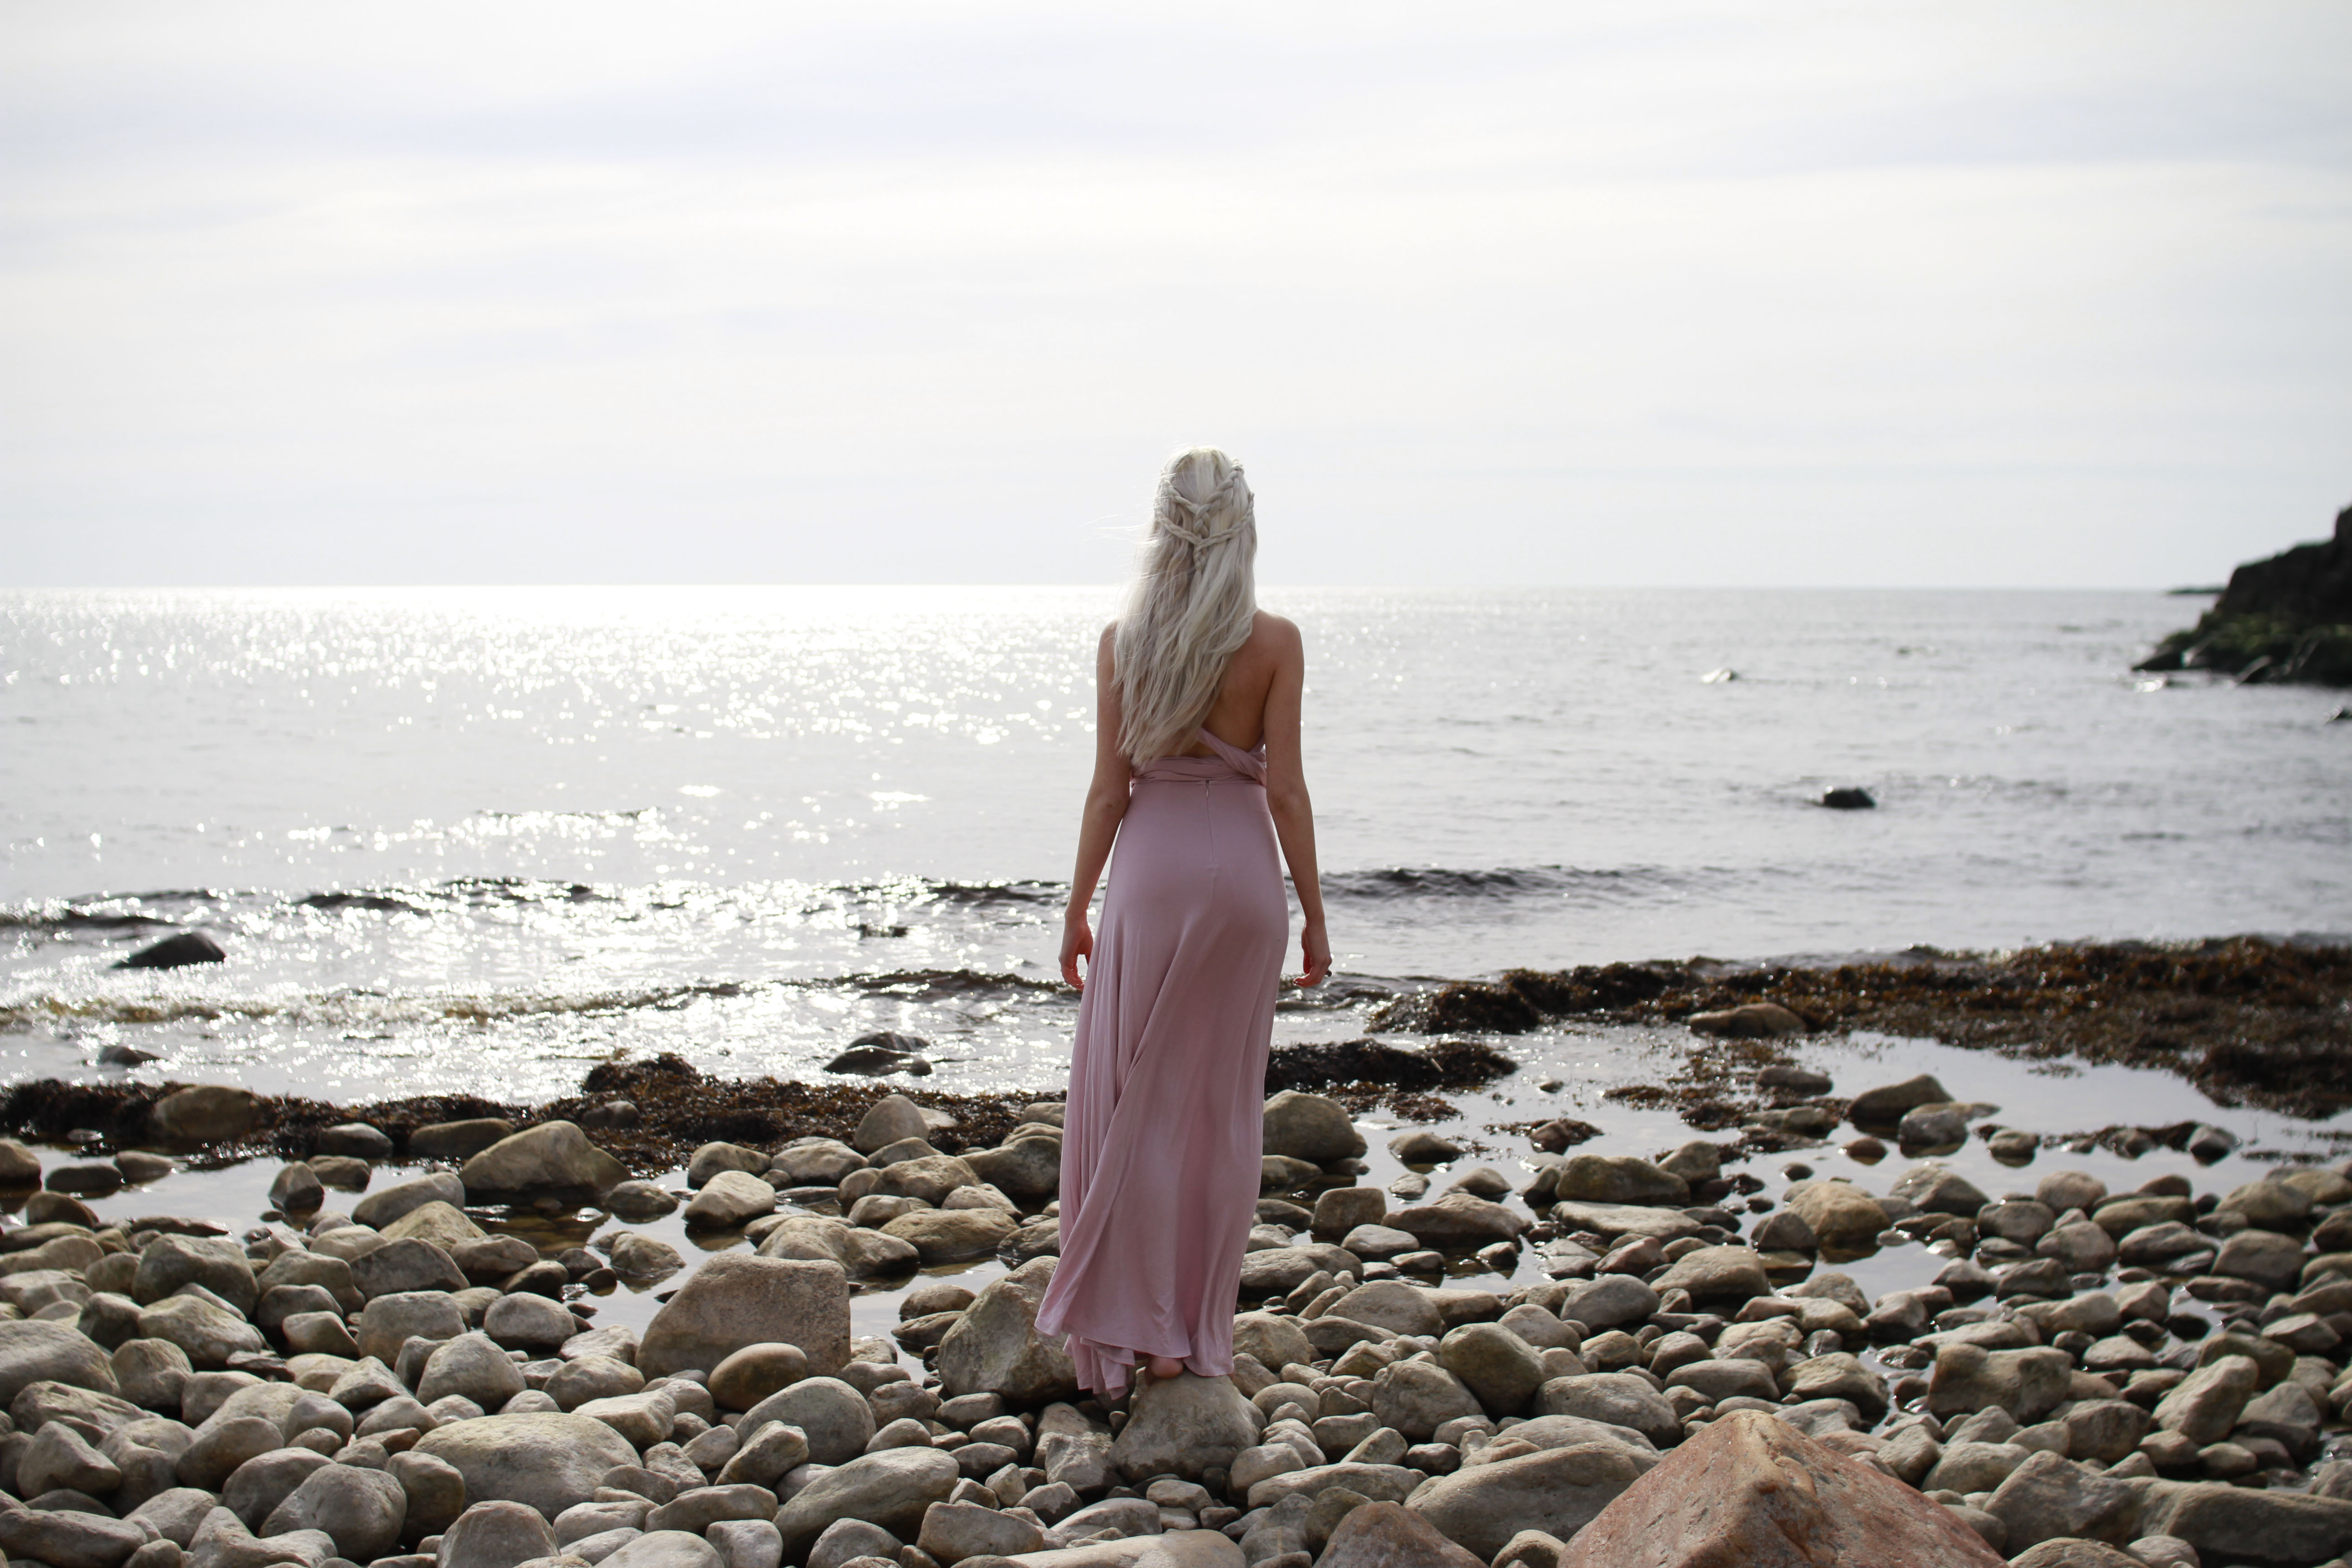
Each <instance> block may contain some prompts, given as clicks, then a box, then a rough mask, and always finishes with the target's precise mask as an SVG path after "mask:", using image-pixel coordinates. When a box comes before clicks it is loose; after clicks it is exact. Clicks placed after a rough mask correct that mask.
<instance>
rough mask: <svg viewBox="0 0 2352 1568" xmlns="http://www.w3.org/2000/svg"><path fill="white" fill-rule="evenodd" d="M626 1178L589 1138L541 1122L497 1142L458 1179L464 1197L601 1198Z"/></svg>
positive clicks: (562, 1124) (572, 1127) (570, 1127)
mask: <svg viewBox="0 0 2352 1568" xmlns="http://www.w3.org/2000/svg"><path fill="white" fill-rule="evenodd" d="M628 1176H629V1173H628V1171H627V1170H626V1169H625V1167H624V1166H623V1165H622V1163H621V1162H619V1161H618V1160H615V1159H614V1158H613V1156H611V1155H610V1154H607V1153H605V1152H604V1151H603V1150H602V1149H599V1148H597V1147H596V1146H595V1145H594V1144H593V1143H591V1142H588V1134H586V1133H585V1132H583V1131H580V1128H579V1126H578V1125H577V1124H576V1123H573V1122H570V1121H543V1122H541V1123H540V1124H539V1125H538V1126H536V1127H531V1128H526V1129H525V1130H524V1131H520V1132H518V1133H516V1134H515V1135H514V1136H513V1137H511V1138H501V1139H499V1141H498V1142H495V1143H493V1144H491V1145H490V1146H489V1147H488V1148H487V1149H485V1150H483V1151H482V1152H480V1153H478V1154H477V1155H475V1156H474V1157H473V1158H472V1159H470V1160H468V1161H467V1162H466V1163H465V1165H464V1166H463V1167H462V1168H461V1169H460V1170H459V1171H458V1173H457V1179H458V1180H459V1181H461V1182H463V1183H464V1184H466V1191H467V1193H468V1194H480V1193H529V1192H538V1191H541V1190H542V1189H547V1188H554V1189H559V1190H568V1189H576V1190H583V1191H586V1192H591V1193H604V1192H610V1191H611V1190H612V1189H613V1188H614V1187H616V1186H619V1185H620V1184H622V1183H623V1182H625V1181H626V1180H628Z"/></svg>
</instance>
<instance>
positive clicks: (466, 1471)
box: [411, 1413, 637, 1519]
mask: <svg viewBox="0 0 2352 1568" xmlns="http://www.w3.org/2000/svg"><path fill="white" fill-rule="evenodd" d="M411 1451H412V1452H415V1453H418V1454H422V1455H424V1456H425V1457H426V1458H435V1459H439V1460H441V1461H442V1462H443V1463H445V1464H446V1465H448V1466H450V1467H451V1468H454V1469H456V1470H457V1473H458V1475H460V1476H461V1477H463V1478H464V1479H465V1482H466V1495H467V1497H468V1498H470V1499H472V1500H475V1501H476V1502H481V1501H503V1502H520V1503H526V1504H529V1505H530V1507H532V1508H535V1509H537V1510H539V1511H540V1512H541V1513H542V1514H544V1515H546V1516H547V1517H548V1518H550V1519H552V1518H554V1517H555V1516H556V1515H557V1514H559V1513H562V1511H563V1510H565V1509H567V1508H570V1507H571V1506H572V1504H574V1503H581V1502H587V1501H589V1500H592V1499H593V1497H594V1495H595V1491H596V1487H597V1484H598V1483H599V1482H600V1481H601V1480H602V1479H604V1473H605V1472H606V1471H608V1470H610V1469H612V1468H614V1466H616V1465H628V1464H635V1462H636V1458H637V1455H636V1451H635V1449H633V1448H631V1447H629V1445H628V1443H627V1441H626V1440H625V1439H624V1438H623V1437H622V1436H620V1434H619V1433H617V1432H614V1430H613V1429H612V1428H611V1427H610V1426H605V1425H604V1423H603V1422H601V1421H597V1420H594V1419H593V1418H591V1417H589V1416H585V1415H561V1414H552V1413H541V1414H533V1415H487V1416H484V1417H482V1418H481V1419H479V1420H474V1421H460V1422H457V1423H455V1424H454V1425H451V1426H443V1427H440V1428H438V1429H437V1430H435V1431H432V1432H428V1433H426V1434H425V1436H423V1437H421V1438H419V1439H418V1440H417V1442H416V1445H415V1448H414V1449H412V1450H411Z"/></svg>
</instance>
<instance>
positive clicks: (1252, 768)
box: [1194, 724, 1265, 784]
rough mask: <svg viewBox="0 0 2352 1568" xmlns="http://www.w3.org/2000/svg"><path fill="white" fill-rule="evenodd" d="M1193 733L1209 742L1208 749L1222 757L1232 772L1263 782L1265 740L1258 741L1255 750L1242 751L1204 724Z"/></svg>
mask: <svg viewBox="0 0 2352 1568" xmlns="http://www.w3.org/2000/svg"><path fill="white" fill-rule="evenodd" d="M1194 733H1196V734H1198V735H1199V736H1200V737H1201V739H1202V740H1203V741H1206V742H1208V743H1209V749H1210V750H1211V751H1213V752H1216V753H1217V755H1218V756H1220V757H1222V758H1223V759H1224V762H1225V765H1226V766H1227V767H1229V768H1231V769H1233V770H1234V772H1235V773H1240V774H1242V775H1244V777H1246V778H1253V779H1255V780H1256V781H1257V782H1258V783H1260V784H1264V783H1265V742H1263V741H1260V742H1258V743H1257V749H1256V750H1255V751H1249V752H1244V751H1243V750H1242V749H1241V748H1240V747H1239V746H1236V745H1234V744H1233V743H1232V742H1228V741H1224V740H1222V739H1220V738H1219V737H1217V736H1216V735H1213V734H1212V733H1211V732H1210V731H1209V727H1208V726H1207V725H1206V724H1203V725H1202V726H1201V727H1200V729H1199V730H1197V731H1194Z"/></svg>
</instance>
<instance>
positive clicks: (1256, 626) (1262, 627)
mask: <svg viewBox="0 0 2352 1568" xmlns="http://www.w3.org/2000/svg"><path fill="white" fill-rule="evenodd" d="M1299 646H1300V644H1299V637H1298V626H1297V623H1295V622H1293V621H1290V620H1287V619H1286V618H1284V617H1283V616H1277V615H1276V614H1275V613H1274V612H1273V611H1271V610H1260V611H1258V612H1257V615H1256V616H1255V619H1253V620H1252V621H1251V623H1250V635H1249V640H1248V641H1247V642H1245V643H1244V644H1242V649H1243V651H1244V652H1245V653H1247V654H1249V655H1250V656H1251V657H1252V658H1262V659H1281V658H1288V657H1289V656H1291V655H1293V654H1296V653H1297V651H1298V648H1299Z"/></svg>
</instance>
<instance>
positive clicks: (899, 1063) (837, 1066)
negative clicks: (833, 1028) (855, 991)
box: [824, 1029, 931, 1137]
mask: <svg viewBox="0 0 2352 1568" xmlns="http://www.w3.org/2000/svg"><path fill="white" fill-rule="evenodd" d="M930 1044H931V1043H930V1041H929V1040H926V1039H924V1038H923V1037H921V1036H919V1035H902V1034H899V1033H898V1032H897V1031H895V1030H891V1029H883V1030H880V1031H878V1032H877V1033H875V1034H871V1035H860V1036H858V1037H857V1038H856V1039H854V1040H852V1041H850V1042H849V1048H848V1049H847V1050H845V1051H844V1052H842V1053H841V1054H840V1055H839V1056H837V1057H835V1058H833V1060H831V1061H829V1062H827V1063H825V1064H824V1070H825V1071H827V1072H855V1073H864V1074H865V1075H866V1077H868V1078H882V1077H886V1076H887V1075H888V1074H890V1073H894V1072H903V1073H910V1074H912V1075H913V1076H915V1077H917V1078H921V1077H923V1076H924V1075H926V1074H928V1073H929V1071H930V1070H931V1064H930V1063H929V1061H927V1060H925V1059H924V1058H923V1054H922V1053H923V1052H924V1051H926V1050H928V1049H929V1048H930ZM915 1136H917V1137H920V1136H921V1134H920V1133H917V1134H916V1135H915Z"/></svg>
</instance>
